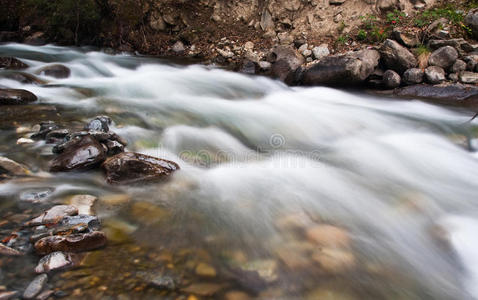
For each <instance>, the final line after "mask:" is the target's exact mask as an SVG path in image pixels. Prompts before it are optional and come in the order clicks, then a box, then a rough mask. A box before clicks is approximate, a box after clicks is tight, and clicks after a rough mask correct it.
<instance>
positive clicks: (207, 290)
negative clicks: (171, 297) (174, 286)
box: [181, 282, 223, 297]
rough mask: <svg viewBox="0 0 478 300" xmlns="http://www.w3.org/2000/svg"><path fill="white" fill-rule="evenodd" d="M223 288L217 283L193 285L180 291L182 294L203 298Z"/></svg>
mask: <svg viewBox="0 0 478 300" xmlns="http://www.w3.org/2000/svg"><path fill="white" fill-rule="evenodd" d="M222 288H223V286H222V285H221V284H217V283H207V282H205V283H193V284H191V285H190V286H188V287H185V288H183V289H181V291H182V292H184V293H190V294H195V295H199V296H203V297H211V296H213V295H214V294H216V293H217V292H219V291H220V290H222Z"/></svg>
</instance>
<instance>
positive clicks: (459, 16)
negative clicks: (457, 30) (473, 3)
mask: <svg viewBox="0 0 478 300" xmlns="http://www.w3.org/2000/svg"><path fill="white" fill-rule="evenodd" d="M440 18H446V19H448V20H449V21H450V22H452V23H453V24H455V25H458V24H461V23H462V22H463V19H464V12H463V11H461V10H458V9H457V8H456V7H454V6H452V5H448V6H445V7H440V8H433V9H427V10H425V11H423V12H422V13H420V14H418V15H417V16H416V18H415V25H416V26H418V27H423V26H427V25H429V24H431V23H432V22H433V21H436V20H438V19H440Z"/></svg>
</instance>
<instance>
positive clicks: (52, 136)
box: [45, 129, 69, 144]
mask: <svg viewBox="0 0 478 300" xmlns="http://www.w3.org/2000/svg"><path fill="white" fill-rule="evenodd" d="M68 134H69V131H68V129H56V130H52V131H50V132H48V133H47V134H46V136H45V139H46V142H47V143H49V144H52V143H56V142H60V141H62V140H63V139H64V138H65V137H66V136H67V135H68Z"/></svg>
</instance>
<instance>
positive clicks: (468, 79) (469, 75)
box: [458, 72, 478, 84]
mask: <svg viewBox="0 0 478 300" xmlns="http://www.w3.org/2000/svg"><path fill="white" fill-rule="evenodd" d="M458 78H459V80H460V82H462V83H469V84H476V83H478V73H473V72H461V73H460V74H459V75H458Z"/></svg>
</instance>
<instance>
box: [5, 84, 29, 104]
mask: <svg viewBox="0 0 478 300" xmlns="http://www.w3.org/2000/svg"><path fill="white" fill-rule="evenodd" d="M36 100H37V96H35V95H34V94H33V93H31V92H29V91H27V90H21V89H1V88H0V106H1V105H22V104H27V103H30V102H35V101H36Z"/></svg>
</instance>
